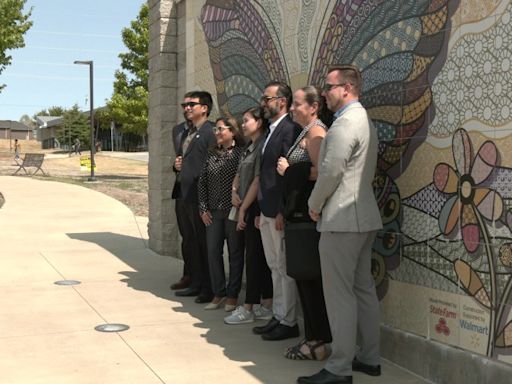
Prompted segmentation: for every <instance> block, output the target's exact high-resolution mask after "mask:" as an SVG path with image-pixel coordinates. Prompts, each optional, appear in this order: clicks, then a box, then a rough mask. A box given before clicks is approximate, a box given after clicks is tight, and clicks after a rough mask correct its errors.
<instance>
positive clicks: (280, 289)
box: [253, 81, 301, 340]
mask: <svg viewBox="0 0 512 384" xmlns="http://www.w3.org/2000/svg"><path fill="white" fill-rule="evenodd" d="M291 103H292V91H291V89H290V87H289V86H288V85H287V84H284V83H281V82H277V81H276V82H271V83H269V84H268V85H267V86H266V87H265V91H264V93H263V96H262V97H261V107H262V108H263V111H264V115H265V118H266V119H268V120H269V122H270V130H269V133H268V135H267V137H266V139H265V142H264V143H263V149H262V156H261V170H260V182H259V188H258V204H259V207H260V210H261V216H259V223H257V224H258V225H257V226H259V229H260V232H261V239H262V241H263V248H264V251H265V259H266V260H267V264H268V266H269V268H270V270H271V272H272V284H273V289H274V297H273V303H272V310H273V312H274V317H273V318H272V319H271V320H270V321H269V322H268V323H267V324H266V325H264V326H261V327H255V328H253V332H254V333H255V334H258V335H261V337H262V338H263V340H284V339H288V338H292V337H297V336H298V335H299V327H298V325H297V317H296V302H297V288H296V285H295V280H294V279H292V278H291V277H289V276H288V275H287V274H286V256H285V250H284V241H283V240H284V219H283V215H282V214H281V212H280V208H281V207H280V202H281V193H282V185H281V184H282V176H280V175H279V174H278V173H277V169H276V167H277V160H278V159H279V158H280V157H281V156H286V153H287V152H288V150H289V149H290V147H291V146H292V144H293V143H294V141H295V138H296V137H297V136H298V135H299V133H300V130H301V128H300V126H299V125H298V124H296V123H294V122H293V120H292V119H291V117H290V116H289V114H288V110H289V108H290V106H291ZM256 220H257V221H258V218H257V219H256Z"/></svg>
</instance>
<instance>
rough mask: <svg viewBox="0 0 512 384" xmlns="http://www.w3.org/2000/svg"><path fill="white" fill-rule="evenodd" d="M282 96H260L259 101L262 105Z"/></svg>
mask: <svg viewBox="0 0 512 384" xmlns="http://www.w3.org/2000/svg"><path fill="white" fill-rule="evenodd" d="M282 97H283V96H261V98H260V101H261V102H262V103H265V104H266V103H268V102H269V101H270V100H274V99H280V98H282Z"/></svg>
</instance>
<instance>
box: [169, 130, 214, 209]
mask: <svg viewBox="0 0 512 384" xmlns="http://www.w3.org/2000/svg"><path fill="white" fill-rule="evenodd" d="M213 127H214V124H213V123H212V122H211V121H206V122H205V123H204V124H203V125H202V126H201V128H199V130H198V131H197V132H196V133H195V135H194V138H193V139H192V140H191V141H190V144H189V145H188V148H187V152H185V153H183V154H182V153H181V152H182V150H183V145H181V148H180V152H178V155H181V156H183V164H182V166H181V172H180V184H181V198H183V199H184V200H185V201H186V202H187V203H193V204H198V202H199V199H198V196H197V183H198V181H199V176H200V174H201V170H202V169H203V166H204V163H205V161H206V155H207V153H208V148H210V147H212V146H214V145H215V143H216V142H217V140H216V138H215V134H214V133H213ZM183 136H185V135H183ZM183 140H184V138H183ZM183 140H182V143H183Z"/></svg>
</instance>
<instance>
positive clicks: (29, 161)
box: [13, 153, 47, 176]
mask: <svg viewBox="0 0 512 384" xmlns="http://www.w3.org/2000/svg"><path fill="white" fill-rule="evenodd" d="M43 160H44V153H25V157H24V158H23V161H22V162H21V164H18V166H19V168H18V169H17V170H16V172H14V173H13V175H16V174H17V173H18V172H19V171H20V170H21V169H23V170H24V171H25V174H27V175H30V173H28V172H27V168H28V167H34V168H36V170H35V172H34V173H32V175H35V174H36V173H37V171H41V172H42V173H43V175H45V176H47V174H46V173H45V172H44V171H43V169H42V168H41V166H42V165H43Z"/></svg>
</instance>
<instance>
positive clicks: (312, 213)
mask: <svg viewBox="0 0 512 384" xmlns="http://www.w3.org/2000/svg"><path fill="white" fill-rule="evenodd" d="M309 217H311V220H313V221H314V222H317V221H318V220H320V213H318V212H316V211H313V210H312V209H311V208H309Z"/></svg>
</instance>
